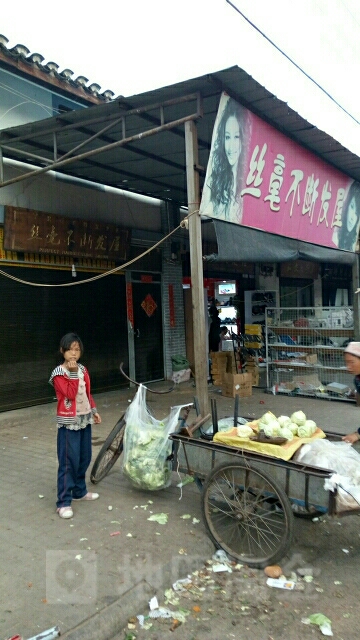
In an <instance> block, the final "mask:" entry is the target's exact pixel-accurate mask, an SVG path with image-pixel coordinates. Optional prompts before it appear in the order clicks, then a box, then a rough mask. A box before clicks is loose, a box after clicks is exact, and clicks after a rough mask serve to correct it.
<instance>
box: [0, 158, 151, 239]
mask: <svg viewBox="0 0 360 640" xmlns="http://www.w3.org/2000/svg"><path fill="white" fill-rule="evenodd" d="M8 162H9V163H10V161H8ZM9 163H8V164H5V176H4V179H5V180H9V179H11V178H14V177H16V176H19V175H22V174H23V173H25V172H27V171H28V170H29V169H30V168H29V165H24V166H17V165H16V164H15V165H14V163H11V164H9ZM70 180H71V178H66V177H64V178H62V177H59V176H58V175H56V174H55V173H53V172H51V174H42V175H40V176H34V177H31V178H28V179H26V180H24V181H21V182H17V183H15V184H12V185H10V186H8V187H0V205H11V206H13V207H22V208H27V209H35V210H38V211H46V212H48V213H53V214H57V215H62V216H69V217H76V218H82V219H86V220H98V221H99V222H109V223H113V224H121V225H122V226H124V227H127V228H134V229H144V230H151V231H157V232H160V231H161V215H160V200H155V199H152V198H148V197H145V196H137V195H136V194H132V193H130V192H127V191H121V190H120V189H114V188H112V187H103V186H102V185H95V184H92V183H89V185H88V186H85V184H84V181H82V183H81V184H71V182H70Z"/></svg>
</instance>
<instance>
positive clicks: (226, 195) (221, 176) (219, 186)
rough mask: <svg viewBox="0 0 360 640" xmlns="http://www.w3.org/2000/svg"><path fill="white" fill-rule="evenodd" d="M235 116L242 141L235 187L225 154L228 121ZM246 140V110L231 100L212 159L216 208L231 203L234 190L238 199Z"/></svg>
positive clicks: (212, 190)
mask: <svg viewBox="0 0 360 640" xmlns="http://www.w3.org/2000/svg"><path fill="white" fill-rule="evenodd" d="M231 116H233V117H234V118H236V120H237V122H238V124H239V131H240V141H241V145H242V149H241V153H240V158H239V161H238V169H237V178H238V180H237V184H236V185H234V184H233V182H234V177H233V172H232V168H231V167H230V165H229V161H228V159H227V157H226V153H225V128H226V123H227V121H228V119H229V118H230V117H231ZM244 139H245V109H244V108H243V107H242V106H241V105H240V104H239V103H238V102H236V100H233V99H232V98H229V100H228V102H227V104H226V107H225V109H224V111H223V113H222V116H221V119H220V122H219V126H218V130H217V136H216V141H215V146H214V154H213V159H212V173H211V184H210V188H211V200H212V201H213V203H214V204H215V206H219V205H221V204H224V205H225V206H226V205H228V204H229V203H230V200H231V191H232V189H233V188H234V190H235V193H236V198H238V190H239V187H240V186H241V184H239V183H240V182H241V181H240V178H241V175H242V172H243V162H244V161H243V157H244V141H245V140H244Z"/></svg>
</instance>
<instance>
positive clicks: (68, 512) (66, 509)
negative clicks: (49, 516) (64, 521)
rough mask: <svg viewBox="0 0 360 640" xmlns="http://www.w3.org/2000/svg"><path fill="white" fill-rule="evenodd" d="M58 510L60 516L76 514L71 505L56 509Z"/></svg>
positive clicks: (68, 516)
mask: <svg viewBox="0 0 360 640" xmlns="http://www.w3.org/2000/svg"><path fill="white" fill-rule="evenodd" d="M56 512H57V513H58V514H59V516H60V518H72V517H73V515H74V514H73V510H72V508H71V507H59V508H58V509H56Z"/></svg>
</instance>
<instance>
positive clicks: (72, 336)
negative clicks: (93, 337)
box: [60, 333, 84, 355]
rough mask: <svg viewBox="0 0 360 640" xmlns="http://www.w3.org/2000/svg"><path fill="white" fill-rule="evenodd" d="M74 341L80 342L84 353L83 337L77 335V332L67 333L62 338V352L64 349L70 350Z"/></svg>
mask: <svg viewBox="0 0 360 640" xmlns="http://www.w3.org/2000/svg"><path fill="white" fill-rule="evenodd" d="M73 342H78V344H79V347H80V351H81V355H83V353H84V345H83V343H82V340H81V338H80V337H79V336H78V335H77V333H66V334H65V335H64V336H63V337H62V338H61V340H60V352H61V353H64V351H69V349H70V347H71V345H72V343H73Z"/></svg>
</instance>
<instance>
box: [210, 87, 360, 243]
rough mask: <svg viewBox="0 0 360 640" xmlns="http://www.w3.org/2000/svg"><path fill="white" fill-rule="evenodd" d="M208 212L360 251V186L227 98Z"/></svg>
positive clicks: (216, 138)
mask: <svg viewBox="0 0 360 640" xmlns="http://www.w3.org/2000/svg"><path fill="white" fill-rule="evenodd" d="M200 213H201V214H202V215H206V216H210V217H216V218H219V219H222V220H226V221H227V222H232V223H235V224H241V225H244V226H246V227H251V228H254V229H260V230H262V231H266V232H268V233H272V234H277V235H281V236H285V237H289V238H296V239H299V240H303V241H305V242H310V243H312V244H318V245H321V246H326V247H331V248H339V249H344V250H347V251H354V250H355V247H356V241H357V237H358V233H359V226H360V183H357V182H354V181H352V180H351V178H349V177H348V176H346V175H345V174H342V173H341V172H340V171H338V170H337V169H334V168H333V167H332V166H331V165H329V164H327V163H326V162H324V161H323V160H321V159H320V158H318V157H317V156H315V155H314V154H312V153H310V152H309V151H307V150H306V149H304V148H303V147H301V146H300V145H298V144H297V143H295V142H293V141H292V140H291V139H289V138H287V137H286V136H284V135H283V134H281V133H280V132H279V131H277V130H276V129H274V128H273V127H271V126H270V125H268V124H267V123H266V122H264V121H263V120H261V119H260V118H258V117H257V116H255V115H254V114H253V113H251V112H250V111H248V110H247V109H245V108H244V107H242V106H241V105H239V104H238V103H237V102H235V100H232V99H231V98H229V97H228V96H227V95H226V94H222V97H221V100H220V105H219V110H218V114H217V118H216V121H215V126H214V132H213V138H212V144H211V151H210V158H209V163H208V167H207V172H206V177H205V183H204V189H203V196H202V201H201V206H200Z"/></svg>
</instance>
